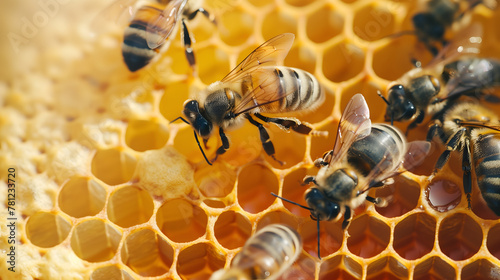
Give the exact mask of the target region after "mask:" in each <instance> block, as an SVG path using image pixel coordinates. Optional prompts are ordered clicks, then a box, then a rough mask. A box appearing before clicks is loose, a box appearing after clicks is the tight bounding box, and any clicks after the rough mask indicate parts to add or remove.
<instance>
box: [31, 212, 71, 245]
mask: <svg viewBox="0 0 500 280" xmlns="http://www.w3.org/2000/svg"><path fill="white" fill-rule="evenodd" d="M70 230H71V222H70V221H68V220H67V219H65V218H63V217H62V216H61V215H59V214H56V213H49V212H38V213H36V214H34V215H32V216H30V217H29V219H28V221H27V222H26V235H27V238H28V239H29V241H30V242H31V243H32V244H33V245H35V246H38V247H42V248H50V247H54V246H56V245H59V244H60V243H61V242H63V241H64V239H66V237H68V234H69V232H70Z"/></svg>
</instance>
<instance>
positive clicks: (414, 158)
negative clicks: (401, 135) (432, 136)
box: [403, 141, 431, 170]
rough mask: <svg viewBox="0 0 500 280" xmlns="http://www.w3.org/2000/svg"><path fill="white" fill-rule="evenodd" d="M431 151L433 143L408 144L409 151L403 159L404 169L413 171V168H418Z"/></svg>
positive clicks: (414, 142)
mask: <svg viewBox="0 0 500 280" xmlns="http://www.w3.org/2000/svg"><path fill="white" fill-rule="evenodd" d="M430 149H431V143H429V142H427V141H413V142H410V143H408V150H407V152H406V155H405V157H404V159H403V168H404V169H405V170H411V169H412V168H413V167H417V166H419V165H420V164H422V162H423V161H424V159H425V158H426V157H427V155H428V154H429V151H430Z"/></svg>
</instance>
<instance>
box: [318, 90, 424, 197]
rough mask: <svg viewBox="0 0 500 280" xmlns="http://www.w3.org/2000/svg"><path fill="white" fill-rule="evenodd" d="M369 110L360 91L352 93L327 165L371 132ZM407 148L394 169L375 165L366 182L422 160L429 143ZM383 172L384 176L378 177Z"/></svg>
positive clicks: (342, 156) (365, 189) (365, 188)
mask: <svg viewBox="0 0 500 280" xmlns="http://www.w3.org/2000/svg"><path fill="white" fill-rule="evenodd" d="M371 127H372V124H371V120H370V110H369V108H368V104H366V101H365V98H364V97H363V95H361V94H360V93H358V94H356V95H354V96H353V97H352V98H351V100H349V102H348V103H347V106H346V108H345V109H344V113H343V114H342V117H341V118H340V122H339V126H338V129H337V138H336V139H335V144H334V146H333V154H332V156H331V158H330V162H328V166H330V165H332V163H336V162H340V161H342V160H344V159H345V158H346V156H347V151H348V150H349V147H350V146H351V145H352V143H353V142H354V141H356V140H359V139H361V138H364V137H366V136H368V135H369V134H370V133H371ZM407 145H408V149H407V151H406V154H405V156H404V158H403V160H402V162H401V163H399V164H397V165H396V166H395V167H396V168H395V169H394V170H390V171H386V170H381V168H380V166H376V167H375V168H374V169H373V170H372V171H371V172H370V174H368V176H367V182H373V181H375V180H376V181H381V180H384V179H387V178H390V177H392V176H394V175H396V174H397V169H398V167H399V166H401V165H402V166H403V168H404V169H405V170H410V169H411V168H413V167H416V166H418V165H419V164H421V163H422V162H423V160H424V159H425V157H426V156H427V154H428V153H429V150H430V143H429V142H427V141H413V142H410V143H408V144H407ZM381 174H383V175H384V178H378V176H379V175H381ZM369 187H370V185H367V186H364V189H362V190H361V192H364V191H367V190H368V188H369Z"/></svg>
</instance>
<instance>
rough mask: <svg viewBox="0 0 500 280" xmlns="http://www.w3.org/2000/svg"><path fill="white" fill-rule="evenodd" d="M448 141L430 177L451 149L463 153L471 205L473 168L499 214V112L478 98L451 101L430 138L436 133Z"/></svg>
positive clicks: (434, 126) (463, 166) (487, 198)
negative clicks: (486, 105) (485, 105)
mask: <svg viewBox="0 0 500 280" xmlns="http://www.w3.org/2000/svg"><path fill="white" fill-rule="evenodd" d="M436 136H438V138H439V139H440V140H441V141H442V143H443V144H445V145H446V150H445V151H444V152H443V153H442V154H441V156H440V157H439V158H438V161H437V162H436V165H435V167H434V172H433V173H432V175H431V176H430V177H429V180H432V178H434V176H435V175H436V173H437V172H438V171H439V170H440V169H441V168H442V167H443V166H444V165H445V163H446V162H447V161H448V159H449V158H450V155H451V152H453V151H458V152H460V153H461V155H462V170H463V172H464V174H463V185H464V191H465V193H466V195H467V202H468V206H469V209H470V208H471V201H470V200H471V199H470V193H471V191H472V172H473V171H474V172H475V175H476V180H477V185H478V187H479V190H480V191H481V195H482V197H483V198H484V200H485V202H486V204H487V205H488V207H489V208H490V209H491V210H492V211H493V212H494V213H495V214H496V215H497V216H500V180H499V176H500V175H499V174H500V122H499V119H498V115H497V114H496V113H494V112H492V111H491V110H489V109H488V108H486V107H484V106H483V105H481V104H479V103H478V102H477V101H464V102H458V103H456V104H452V105H450V106H448V107H447V108H445V109H444V110H443V111H442V112H441V113H440V114H439V115H437V116H436V118H435V121H434V124H433V125H432V126H431V127H430V129H429V132H428V134H427V140H429V141H432V140H433V138H434V137H436Z"/></svg>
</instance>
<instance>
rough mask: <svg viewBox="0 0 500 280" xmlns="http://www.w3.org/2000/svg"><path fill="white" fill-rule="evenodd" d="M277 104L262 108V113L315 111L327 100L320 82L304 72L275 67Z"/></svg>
mask: <svg viewBox="0 0 500 280" xmlns="http://www.w3.org/2000/svg"><path fill="white" fill-rule="evenodd" d="M272 73H273V75H275V77H273V78H276V80H275V81H276V94H277V99H279V100H278V101H277V102H274V103H271V104H268V105H264V106H261V107H260V109H261V111H262V112H267V113H282V112H295V111H300V110H313V109H315V108H317V107H318V106H319V105H321V103H323V101H324V99H325V94H324V92H323V90H322V88H321V86H320V85H319V82H318V80H316V78H315V77H314V76H313V75H312V74H310V73H309V72H306V71H304V70H300V69H297V68H291V67H274V68H273V71H272Z"/></svg>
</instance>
